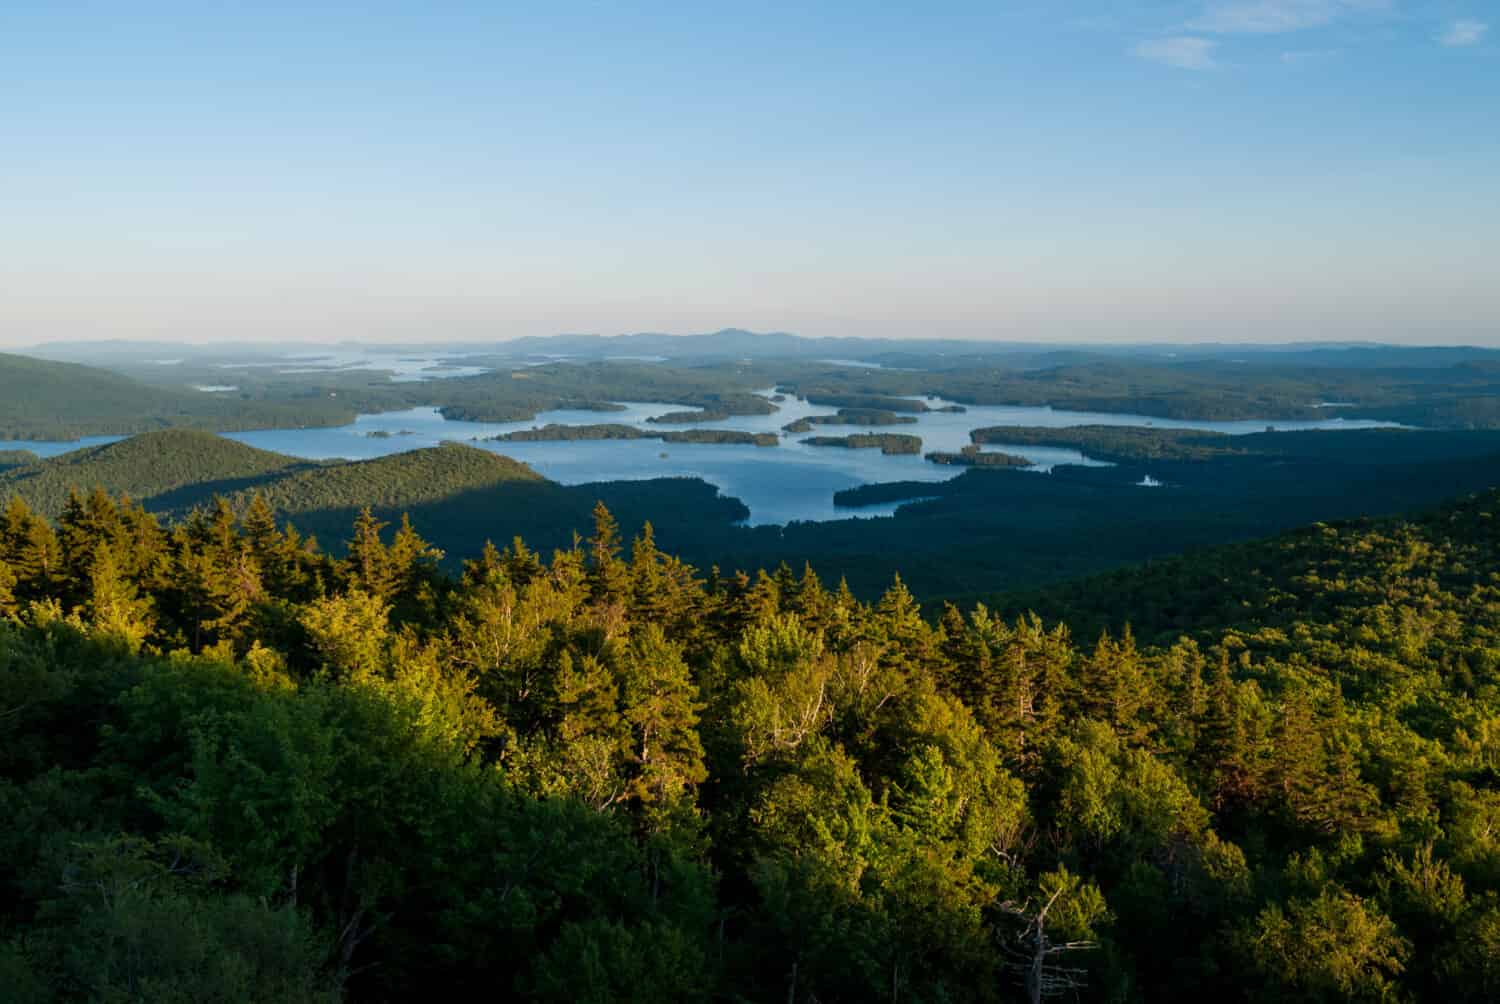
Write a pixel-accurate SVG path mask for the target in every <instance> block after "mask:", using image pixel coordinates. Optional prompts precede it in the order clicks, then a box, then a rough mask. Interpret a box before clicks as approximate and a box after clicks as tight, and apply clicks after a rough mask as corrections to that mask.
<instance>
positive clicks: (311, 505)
mask: <svg viewBox="0 0 1500 1004" xmlns="http://www.w3.org/2000/svg"><path fill="white" fill-rule="evenodd" d="M512 481H521V482H529V483H544V479H543V478H542V476H541V475H540V474H538V473H537V472H536V471H533V470H532V469H531V468H530V467H527V466H526V465H525V464H523V463H520V462H519V461H515V460H512V459H510V458H509V457H502V456H500V455H498V454H494V453H490V452H489V451H487V450H481V449H477V448H475V447H473V446H464V445H461V444H458V443H444V444H442V445H440V446H434V447H430V448H428V449H422V450H411V451H409V452H406V453H394V454H391V455H390V456H386V457H377V458H375V459H374V460H357V461H352V462H349V463H328V464H320V465H317V466H314V467H307V466H304V467H303V468H302V469H300V470H296V471H287V472H284V473H282V474H281V475H279V476H277V477H275V478H272V479H269V480H267V481H265V482H264V483H261V484H258V485H256V486H254V488H253V489H249V488H247V489H246V490H245V491H244V492H243V493H242V494H243V495H248V494H249V493H250V491H252V490H253V491H258V492H260V493H261V494H262V495H264V496H265V497H266V501H268V502H270V503H271V505H272V506H274V507H275V508H276V509H277V510H278V511H280V512H282V513H286V514H289V515H291V514H296V513H303V512H314V511H317V510H320V509H330V508H340V507H349V506H353V507H356V508H357V507H361V506H370V507H371V508H374V509H385V508H389V507H391V506H412V505H420V504H422V503H426V502H435V501H438V500H440V499H445V498H450V497H452V496H453V495H456V494H458V493H460V492H465V491H471V490H473V489H476V488H483V487H488V486H491V485H494V484H498V483H502V482H512Z"/></svg>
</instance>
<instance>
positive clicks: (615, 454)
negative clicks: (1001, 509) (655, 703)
mask: <svg viewBox="0 0 1500 1004" xmlns="http://www.w3.org/2000/svg"><path fill="white" fill-rule="evenodd" d="M766 393H767V394H769V393H770V391H766ZM926 400H927V404H928V406H929V407H934V408H936V407H941V406H943V405H946V404H949V403H950V402H947V401H943V400H941V399H938V398H928V399H926ZM624 408H625V410H624V411H617V412H599V411H579V410H559V411H550V412H543V413H541V414H539V415H537V416H536V418H534V419H529V420H527V421H522V422H497V423H489V422H450V421H448V420H446V419H444V418H443V417H442V415H440V414H439V413H438V411H437V409H435V408H413V409H410V410H408V411H395V412H385V413H383V414H379V415H362V416H360V417H359V418H358V419H357V420H356V421H355V422H354V423H353V424H351V425H346V426H340V427H336V428H327V429H265V430H260V431H254V432H237V433H230V434H229V438H231V439H236V440H238V441H240V442H242V443H246V444H249V445H251V446H255V447H259V448H260V449H263V450H273V451H275V452H277V453H285V454H288V455H290V456H294V457H301V458H305V459H313V460H327V459H346V460H358V459H368V458H372V457H380V456H385V455H387V454H391V453H400V452H403V451H406V450H413V449H417V448H420V447H425V446H433V445H436V444H437V443H440V442H445V441H458V442H468V443H471V445H474V446H477V447H480V448H481V449H486V450H490V451H492V452H495V453H501V454H504V455H505V456H508V457H513V458H514V459H516V460H519V461H521V462H523V463H525V464H529V465H530V466H531V467H533V468H534V469H535V470H536V471H538V472H539V473H540V474H542V475H543V476H544V477H547V478H551V479H552V480H554V481H558V482H560V483H562V484H583V483H586V482H591V481H628V480H640V479H644V478H658V477H697V478H702V479H703V480H705V481H707V482H709V483H710V484H712V485H714V486H716V487H717V488H718V489H719V490H720V491H722V492H723V493H724V494H726V495H732V496H734V497H735V498H738V499H740V500H741V501H743V502H744V503H745V505H747V506H748V507H749V508H750V522H751V523H754V524H779V523H787V522H791V521H793V520H829V519H845V518H848V517H850V516H880V515H889V514H890V513H891V512H894V511H895V509H896V507H897V505H899V503H894V504H890V505H883V506H867V507H862V508H859V509H845V508H839V507H836V506H835V505H834V504H833V494H834V492H836V491H840V490H842V489H845V488H853V487H855V486H857V485H862V484H869V483H871V482H880V481H930V482H939V481H946V480H948V479H950V478H953V477H955V476H957V475H958V474H959V473H961V470H962V469H961V468H955V467H948V466H943V465H938V464H932V463H928V462H927V461H926V460H924V459H923V458H922V457H921V456H896V457H888V456H884V455H882V454H881V453H880V451H879V450H848V449H842V448H839V447H817V446H806V445H804V444H802V443H801V442H799V440H801V439H804V438H806V437H807V435H811V434H801V435H795V434H794V435H791V436H785V437H783V438H782V440H781V445H780V446H777V447H757V446H738V445H725V444H673V443H662V442H660V441H659V440H654V439H638V440H611V441H603V442H579V441H574V442H542V443H495V442H487V441H486V440H487V438H488V437H491V436H495V435H498V434H500V433H505V432H514V431H517V430H521V429H531V428H535V427H537V426H542V425H547V424H551V423H556V424H560V425H591V424H596V423H605V422H607V423H619V424H624V425H632V426H636V427H638V428H645V429H662V430H667V429H685V428H706V429H736V430H740V431H744V432H776V433H779V432H780V431H781V427H782V426H783V425H785V424H787V423H789V422H792V421H794V420H796V419H798V418H803V417H806V416H808V415H827V414H832V413H833V412H834V410H835V409H832V408H824V407H816V406H813V405H809V404H808V403H807V402H805V401H799V400H797V399H795V398H792V397H788V398H786V400H785V401H783V402H781V403H780V405H779V409H780V410H778V411H776V412H774V413H773V414H770V415H745V416H736V417H733V418H728V419H724V420H721V421H717V422H695V423H692V424H691V425H670V426H653V425H650V424H648V423H647V421H646V420H647V419H648V418H651V417H653V416H657V415H663V414H666V413H667V412H672V411H681V410H683V407H682V406H681V405H676V404H665V403H659V402H626V403H625V404H624ZM917 419H918V421H917V422H916V423H915V424H912V425H895V426H887V427H882V428H876V429H866V428H863V427H855V426H820V427H817V429H816V432H815V433H814V434H818V435H846V434H849V433H856V432H893V433H903V434H910V435H916V436H921V437H922V449H923V452H927V451H932V450H941V451H947V452H957V451H958V450H959V449H961V448H962V447H964V446H966V445H967V444H968V443H969V432H970V430H972V429H977V428H981V427H984V426H992V425H1031V426H1045V427H1049V428H1066V427H1069V426H1075V425H1124V426H1148V425H1149V426H1156V427H1158V428H1171V429H1206V430H1212V431H1217V432H1226V433H1230V434H1234V435H1242V434H1245V433H1251V432H1263V431H1265V430H1266V429H1267V428H1272V429H1276V430H1278V431H1292V430H1299V429H1359V428H1371V427H1378V426H1382V425H1385V426H1388V425H1390V423H1382V422H1369V421H1347V420H1343V419H1338V418H1333V419H1325V420H1322V421H1241V422H1179V421H1171V420H1167V419H1153V418H1149V417H1147V416H1144V415H1124V414H1103V413H1094V412H1082V411H1059V410H1055V409H1052V408H1035V407H1004V406H971V407H969V408H968V409H967V411H966V412H965V413H963V414H951V413H946V412H927V413H923V414H920V415H918V416H917ZM371 433H389V436H388V437H386V436H379V437H374V436H371V435H370V434H371ZM114 438H116V437H92V438H91V439H86V440H81V441H79V442H74V443H25V442H16V443H4V444H0V448H12V449H29V450H32V451H33V452H35V453H38V454H40V455H42V456H54V455H56V454H58V453H63V452H66V451H68V450H75V449H78V448H79V447H81V446H89V445H95V444H98V443H104V442H111V441H113V439H114ZM985 449H987V450H1000V451H1003V452H1006V453H1013V454H1017V455H1020V456H1024V457H1026V458H1027V459H1029V460H1031V461H1033V462H1034V463H1035V464H1036V466H1035V467H1032V468H1028V469H1027V470H1028V471H1033V472H1037V473H1045V472H1047V471H1050V470H1051V469H1052V468H1053V467H1055V466H1059V465H1062V464H1082V465H1086V466H1108V465H1107V464H1102V463H1100V462H1099V461H1096V460H1092V459H1090V458H1088V457H1085V456H1084V455H1083V454H1081V453H1079V452H1078V451H1076V450H1067V449H1058V448H1055V447H1045V446H1040V447H1039V446H1006V445H1004V444H999V443H996V444H989V445H987V446H986V447H985Z"/></svg>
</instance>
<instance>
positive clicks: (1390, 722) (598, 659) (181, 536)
mask: <svg viewBox="0 0 1500 1004" xmlns="http://www.w3.org/2000/svg"><path fill="white" fill-rule="evenodd" d="M1497 515H1500V494H1497V493H1495V492H1487V493H1485V494H1483V495H1479V496H1475V497H1473V498H1470V499H1467V500H1464V501H1460V502H1458V503H1455V504H1454V505H1452V506H1450V507H1449V508H1447V509H1445V510H1443V511H1442V512H1441V513H1439V514H1436V515H1434V516H1431V517H1429V518H1424V519H1421V520H1415V521H1407V520H1387V521H1380V522H1371V523H1367V524H1346V525H1341V526H1332V527H1312V528H1310V529H1308V530H1306V531H1303V532H1300V533H1298V534H1292V535H1288V536H1284V537H1282V538H1278V539H1276V540H1272V541H1267V542H1261V543H1257V544H1253V545H1245V546H1243V547H1240V548H1235V549H1229V550H1224V551H1219V552H1214V553H1213V554H1212V555H1210V556H1209V558H1210V559H1211V560H1208V561H1207V563H1201V562H1200V563H1199V564H1198V565H1194V564H1193V561H1196V560H1198V559H1184V561H1183V562H1181V563H1177V564H1172V563H1168V564H1167V565H1164V566H1157V567H1155V568H1153V569H1149V570H1146V571H1140V572H1136V573H1133V574H1134V575H1135V578H1131V577H1130V576H1121V577H1117V578H1116V579H1114V580H1112V581H1113V582H1114V585H1115V587H1116V588H1115V590H1114V591H1113V593H1110V592H1109V587H1108V585H1107V584H1106V583H1108V582H1109V581H1111V580H1096V581H1095V583H1094V585H1092V586H1090V587H1088V588H1085V589H1082V590H1080V591H1079V592H1077V593H1076V594H1070V595H1074V596H1076V597H1077V598H1076V599H1074V600H1072V601H1071V602H1073V603H1076V604H1077V607H1076V608H1072V609H1063V608H1062V604H1063V603H1064V602H1065V600H1066V597H1063V594H1062V593H1057V594H1054V595H1053V600H1052V601H1053V602H1054V604H1055V605H1057V606H1058V607H1059V609H1058V613H1059V615H1065V616H1068V617H1070V618H1073V617H1076V615H1077V614H1078V613H1079V612H1080V611H1082V612H1083V613H1087V612H1088V611H1089V610H1090V609H1093V608H1092V607H1090V606H1089V605H1088V604H1089V603H1093V604H1094V605H1095V606H1096V607H1097V608H1098V610H1100V611H1101V616H1107V618H1108V619H1110V620H1111V621H1113V620H1114V619H1115V618H1118V619H1119V620H1121V621H1124V620H1131V621H1136V622H1138V623H1143V624H1144V623H1150V624H1152V625H1153V627H1152V630H1151V634H1152V637H1153V638H1155V637H1157V636H1158V635H1159V637H1160V640H1159V641H1151V642H1149V643H1148V641H1147V640H1146V639H1144V638H1139V637H1137V636H1133V635H1132V634H1131V633H1130V632H1125V631H1121V632H1116V633H1114V634H1112V635H1107V636H1099V637H1094V636H1085V635H1080V634H1077V633H1070V632H1069V631H1068V630H1067V628H1066V627H1063V626H1061V624H1059V623H1058V622H1057V621H1056V620H1050V619H1048V620H1043V619H1039V618H1035V617H1032V616H1018V617H1015V618H1000V617H997V616H996V615H994V614H992V613H991V612H990V611H988V610H986V609H985V608H983V607H978V608H975V609H971V610H959V609H957V608H955V607H948V608H947V609H945V610H944V611H943V612H942V614H941V616H940V617H939V618H938V619H937V620H936V621H935V622H930V621H926V620H924V619H923V618H922V617H921V616H920V614H919V608H918V605H917V602H916V599H915V598H914V597H912V596H911V594H910V593H909V592H908V591H907V590H906V589H905V587H904V586H902V585H901V584H900V583H899V582H897V583H895V584H894V585H893V586H892V587H891V588H890V589H889V591H888V592H887V593H886V595H885V596H884V597H883V598H882V599H881V600H880V601H879V602H878V603H875V604H870V605H866V604H862V603H860V602H858V601H857V600H855V599H854V597H853V596H851V595H850V594H849V593H848V592H847V591H846V590H843V589H830V588H826V587H825V586H824V585H823V584H822V583H820V582H819V581H818V580H817V578H816V577H815V576H814V575H812V574H811V573H810V572H803V573H801V574H794V573H793V572H791V571H790V570H788V569H784V568H783V569H781V570H778V571H774V572H770V573H760V574H758V575H755V576H730V577H723V578H721V577H718V576H712V575H711V576H709V577H708V578H707V580H706V581H705V580H704V579H703V578H702V577H701V576H699V575H698V574H697V573H695V572H694V570H693V569H691V568H689V567H687V566H685V565H683V564H682V563H681V562H679V561H677V560H676V559H674V558H671V557H669V556H667V555H666V554H664V553H663V552H662V551H660V550H659V549H658V548H657V547H656V545H655V542H654V538H653V536H652V535H651V533H650V532H649V531H643V532H642V533H641V534H639V535H638V536H637V537H636V538H635V540H634V542H633V543H632V544H630V545H628V546H627V545H625V544H624V543H623V541H622V539H621V533H620V530H619V528H618V526H617V524H616V523H615V521H614V519H613V518H612V517H611V515H610V514H609V513H608V512H607V511H606V510H604V509H603V508H602V507H601V508H599V509H598V510H596V512H595V523H594V529H593V532H592V534H591V536H590V537H589V538H588V539H587V540H586V541H583V542H581V543H580V544H579V545H578V546H576V547H573V548H567V549H564V550H562V551H560V552H559V553H557V554H556V555H555V556H554V557H553V558H552V559H551V560H550V561H548V560H543V559H542V558H540V557H539V556H538V555H537V554H536V553H535V552H534V551H532V550H530V549H528V548H526V547H525V546H524V545H521V544H516V545H514V546H512V547H511V548H508V549H506V550H505V551H496V550H493V549H490V550H487V551H486V552H485V553H484V554H483V555H482V556H481V557H480V558H479V559H477V560H474V561H472V562H470V563H469V564H468V565H467V566H466V567H465V569H464V570H463V573H462V575H461V576H459V577H454V576H449V575H447V574H445V573H444V572H443V571H441V569H440V568H439V566H438V565H437V564H436V556H435V555H434V554H433V553H432V551H431V549H430V547H429V545H428V544H427V542H426V541H424V540H423V539H422V537H421V536H420V535H419V534H417V533H416V532H415V531H413V530H412V529H411V528H410V527H402V528H400V529H399V530H397V531H396V532H395V533H394V535H393V534H391V533H390V532H384V533H383V532H382V527H381V524H380V521H378V520H376V519H375V518H373V517H371V516H369V515H368V514H363V515H360V516H358V517H357V518H356V519H355V521H354V522H353V524H352V526H351V527H350V528H349V529H348V530H347V531H346V532H345V535H344V536H345V539H346V540H347V541H348V547H347V553H346V554H344V555H343V556H340V557H333V556H330V555H329V554H327V553H325V552H323V551H320V550H318V549H317V548H315V547H312V546H310V545H309V544H308V542H307V541H306V540H305V539H302V538H300V537H297V536H294V535H287V534H284V533H282V532H281V531H280V529H279V528H278V525H277V521H276V518H275V514H274V513H273V512H272V510H271V509H270V507H269V506H267V505H265V504H264V501H263V500H261V501H256V502H254V503H253V504H252V505H251V506H250V507H249V508H248V509H247V511H246V512H245V513H244V514H243V516H240V517H237V516H236V513H235V511H234V510H233V508H231V507H230V506H228V505H223V506H220V507H218V508H217V509H216V510H215V511H214V512H211V513H208V514H205V515H200V516H198V517H195V518H192V519H189V520H187V521H185V522H183V523H182V524H179V525H177V526H176V527H173V528H172V529H170V530H164V529H163V528H162V527H161V526H160V525H159V524H158V523H157V522H156V520H155V519H154V518H153V517H151V516H150V515H148V514H146V513H144V512H143V511H141V510H139V509H138V508H136V507H134V506H133V505H122V504H119V503H116V502H114V501H112V500H110V499H109V498H108V497H107V496H105V495H103V494H102V493H99V494H95V495H93V496H90V497H89V498H87V499H80V500H78V501H77V502H75V503H73V504H71V505H69V506H68V508H67V510H66V511H65V512H64V514H63V516H62V517H61V519H60V520H59V521H58V525H57V528H56V529H55V530H54V529H53V527H52V525H51V524H49V523H48V522H47V521H44V520H42V519H40V518H39V517H37V516H35V515H34V514H32V513H30V512H29V511H28V510H27V509H26V508H25V506H24V505H23V504H21V503H19V502H12V504H11V505H10V507H9V508H8V509H7V510H6V512H5V513H4V516H3V518H0V813H3V815H4V818H6V819H7V820H9V821H11V825H9V826H8V827H5V828H0V883H3V886H4V888H5V889H6V891H7V895H6V896H5V897H3V898H0V986H4V987H6V988H7V992H8V999H11V1000H17V1001H58V1000H68V1001H71V1000H101V999H103V1000H112V999H118V1000H180V1001H197V1000H215V1001H223V1002H240V1001H245V1002H248V1001H265V1000H277V1001H293V1002H299V1001H324V1002H331V1001H335V1000H339V999H348V1000H354V1001H394V1000H409V999H414V998H418V997H421V998H435V999H470V998H475V997H479V996H483V997H485V998H486V999H488V998H492V997H495V996H502V997H503V996H507V995H514V996H524V997H527V998H529V999H535V1000H545V1001H575V1000H576V1001H597V1002H605V1001H657V1000H678V1001H712V1000H757V1001H759V1000H774V1001H783V1000H789V1001H793V1002H801V1004H810V1002H813V1001H822V1002H843V1001H850V1002H852V1001H860V1002H863V1001H892V1002H897V1001H960V1000H962V1001H997V1002H998V1001H1016V1000H1026V999H1028V998H1030V999H1035V997H1036V996H1037V993H1039V992H1040V990H1042V989H1049V990H1060V991H1063V992H1065V993H1066V994H1068V995H1069V996H1071V997H1072V998H1074V999H1077V1000H1080V1001H1086V1002H1096V1001H1097V1002H1104V1001H1131V1002H1133V1001H1140V1002H1145V1001H1151V1002H1153V1004H1154V1002H1161V1001H1168V1002H1172V1001H1184V1002H1186V1001H1201V1000H1205V999H1212V1000H1219V1001H1225V1002H1236V1001H1245V1002H1249V1001H1267V1000H1276V1001H1296V1002H1334V1001H1404V1000H1410V1001H1417V1000H1444V1001H1458V1002H1481V1001H1493V1000H1495V999H1496V998H1497V995H1500V579H1497V573H1496V571H1495V570H1496V569H1497V568H1500V525H1497ZM1158 576H1164V578H1161V580H1160V581H1161V582H1162V583H1164V585H1162V586H1161V587H1160V588H1159V589H1157V590H1156V591H1153V583H1154V582H1157V581H1158V579H1157V577H1158ZM1189 592H1191V594H1192V596H1191V600H1189V598H1188V593H1189ZM1158 593H1159V594H1160V595H1158ZM1106 596H1107V597H1108V598H1107V599H1106V598H1105V597H1106ZM1090 597H1093V599H1090ZM1163 597H1166V599H1163ZM1137 602H1139V603H1140V609H1139V610H1136V609H1134V607H1133V604H1135V603H1137ZM1172 603H1178V604H1189V605H1190V607H1191V609H1190V610H1188V611H1187V612H1186V613H1183V612H1175V611H1171V610H1167V609H1166V605H1169V604H1172ZM1157 607H1161V609H1157ZM1103 611H1107V615H1106V614H1104V613H1102V612H1103ZM1172 618H1177V620H1172ZM1174 625H1180V626H1181V627H1183V628H1185V629H1187V630H1188V631H1190V633H1191V635H1192V637H1191V638H1187V639H1182V640H1176V639H1175V638H1174V636H1173V634H1172V633H1171V632H1170V631H1162V630H1161V629H1164V628H1170V627H1173V626H1174ZM1034 991H1035V992H1036V993H1034Z"/></svg>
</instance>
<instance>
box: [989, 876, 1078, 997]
mask: <svg viewBox="0 0 1500 1004" xmlns="http://www.w3.org/2000/svg"><path fill="white" fill-rule="evenodd" d="M1063 889H1064V886H1061V885H1059V886H1058V887H1057V889H1055V890H1054V891H1053V893H1052V895H1051V896H1050V897H1048V899H1047V902H1046V903H1045V904H1043V905H1042V907H1041V908H1040V909H1033V908H1032V903H1031V901H1030V900H1027V901H1026V902H1025V903H1020V904H1017V903H1002V904H1001V909H1003V910H1004V911H1005V912H1006V913H1008V914H1010V915H1011V916H1012V917H1016V918H1018V919H1019V920H1020V921H1021V922H1022V923H1023V925H1024V926H1023V927H1022V929H1021V933H1020V934H1019V936H1018V937H1017V938H1016V943H1015V944H1013V945H1006V946H1005V947H1006V951H1007V952H1008V953H1009V954H1010V956H1011V958H1012V960H1013V961H1012V962H1011V963H1010V967H1009V968H1010V969H1011V970H1012V971H1013V972H1015V973H1016V974H1017V975H1018V976H1019V977H1020V978H1021V982H1022V984H1023V985H1024V986H1025V988H1026V996H1027V999H1028V1000H1029V1001H1031V1004H1041V1002H1042V1000H1043V999H1044V998H1047V997H1060V996H1062V995H1063V994H1065V993H1068V992H1069V991H1071V990H1078V989H1080V988H1082V987H1083V985H1084V984H1085V983H1086V982H1087V981H1088V971H1087V970H1086V969H1082V968H1080V967H1077V966H1068V965H1064V964H1063V962H1062V958H1063V956H1065V955H1067V954H1068V953H1070V952H1086V951H1089V950H1091V949H1093V948H1096V947H1098V946H1097V945H1096V944H1095V943H1094V942H1092V941H1053V940H1052V938H1051V937H1050V936H1049V935H1048V934H1047V914H1048V912H1049V911H1051V909H1052V906H1053V904H1055V903H1056V902H1057V897H1058V896H1060V895H1061V894H1062V891H1063Z"/></svg>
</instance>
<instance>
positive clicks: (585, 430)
mask: <svg viewBox="0 0 1500 1004" xmlns="http://www.w3.org/2000/svg"><path fill="white" fill-rule="evenodd" d="M490 438H491V441H492V442H499V443H539V442H573V441H584V440H600V439H605V440H607V439H659V440H661V441H662V442H664V443H729V444H734V445H743V446H779V445H781V438H780V437H779V436H777V435H776V434H775V433H774V432H739V431H736V430H734V429H683V430H680V431H664V432H657V431H654V430H648V429H637V428H636V427H635V426H633V425H618V424H605V425H556V424H553V425H544V426H542V427H541V428H537V429H520V430H517V431H516V432H505V433H501V434H500V435H498V436H492V437H490Z"/></svg>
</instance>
